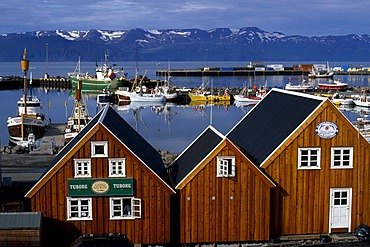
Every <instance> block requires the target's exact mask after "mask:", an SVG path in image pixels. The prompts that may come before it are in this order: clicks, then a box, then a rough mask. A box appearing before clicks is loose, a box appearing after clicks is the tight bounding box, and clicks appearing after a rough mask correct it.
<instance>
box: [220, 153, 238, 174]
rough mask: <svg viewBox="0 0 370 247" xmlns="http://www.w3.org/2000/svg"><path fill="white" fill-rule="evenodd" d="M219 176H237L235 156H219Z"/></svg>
mask: <svg viewBox="0 0 370 247" xmlns="http://www.w3.org/2000/svg"><path fill="white" fill-rule="evenodd" d="M217 177H235V157H232V156H220V157H217Z"/></svg>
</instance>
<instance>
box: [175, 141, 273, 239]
mask: <svg viewBox="0 0 370 247" xmlns="http://www.w3.org/2000/svg"><path fill="white" fill-rule="evenodd" d="M225 142H226V143H227V145H224V146H223V148H222V149H218V150H216V151H215V152H214V153H213V154H211V158H209V159H207V160H206V164H203V165H202V166H201V169H200V170H197V171H193V173H196V176H192V179H191V180H190V181H188V182H187V183H186V185H185V186H183V187H182V188H181V190H180V241H181V243H216V242H246V241H263V240H269V238H270V234H269V223H270V212H269V210H270V209H269V207H270V187H271V186H273V184H272V183H270V184H268V183H266V180H267V179H266V178H265V177H263V175H262V174H261V173H260V174H258V173H259V171H258V169H257V168H256V167H255V166H254V165H253V164H252V163H250V161H249V160H247V159H246V158H245V156H243V155H242V154H241V153H240V151H239V150H237V149H236V148H235V146H233V145H231V143H230V142H228V141H225ZM217 156H235V158H236V162H235V164H236V176H235V177H232V178H220V177H216V174H217V158H216V157H217ZM256 171H257V172H256ZM259 175H260V176H259ZM261 176H262V178H261ZM212 197H214V200H213V199H212Z"/></svg>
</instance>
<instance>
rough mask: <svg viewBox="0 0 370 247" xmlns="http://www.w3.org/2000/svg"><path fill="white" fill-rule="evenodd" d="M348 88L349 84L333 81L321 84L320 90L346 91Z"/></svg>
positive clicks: (319, 84)
mask: <svg viewBox="0 0 370 247" xmlns="http://www.w3.org/2000/svg"><path fill="white" fill-rule="evenodd" d="M347 86H348V84H347V83H345V82H343V81H341V80H339V79H337V80H333V81H332V82H319V83H318V88H319V89H326V90H344V89H346V88H347Z"/></svg>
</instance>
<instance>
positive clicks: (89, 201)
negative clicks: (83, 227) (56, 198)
mask: <svg viewBox="0 0 370 247" xmlns="http://www.w3.org/2000/svg"><path fill="white" fill-rule="evenodd" d="M72 202H77V206H75V205H72ZM82 202H87V204H85V205H82ZM72 207H77V210H74V211H72ZM84 207H87V209H86V208H84ZM72 213H77V214H78V216H72ZM84 213H87V215H86V216H84V215H83V214H84ZM92 219H93V218H92V198H91V197H83V198H72V197H67V220H92Z"/></svg>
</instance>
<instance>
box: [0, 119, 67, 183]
mask: <svg viewBox="0 0 370 247" xmlns="http://www.w3.org/2000/svg"><path fill="white" fill-rule="evenodd" d="M64 128H65V125H64V124H49V125H48V127H47V132H46V134H45V136H44V137H43V138H42V139H41V140H42V143H41V145H40V147H39V148H37V149H34V150H28V151H26V150H24V149H21V148H19V147H18V146H14V147H11V146H6V147H1V153H0V162H1V163H0V168H1V172H0V173H1V174H2V177H3V179H4V183H5V184H4V185H9V186H10V187H11V186H12V183H13V182H32V181H37V180H38V179H39V178H40V176H41V175H42V174H43V173H44V172H45V170H46V169H47V168H48V166H49V164H50V162H51V161H52V160H53V159H54V157H55V155H56V154H57V152H58V151H59V150H60V149H61V148H62V147H63V146H64V139H63V133H64Z"/></svg>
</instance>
